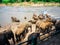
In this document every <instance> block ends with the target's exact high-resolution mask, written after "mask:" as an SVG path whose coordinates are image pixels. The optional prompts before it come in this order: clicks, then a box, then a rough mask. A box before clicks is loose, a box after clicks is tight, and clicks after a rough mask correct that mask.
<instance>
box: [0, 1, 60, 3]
mask: <svg viewBox="0 0 60 45" xmlns="http://www.w3.org/2000/svg"><path fill="white" fill-rule="evenodd" d="M15 2H17V3H20V2H34V3H37V2H59V3H60V0H0V3H15Z"/></svg>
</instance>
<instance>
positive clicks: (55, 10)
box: [0, 6, 60, 45]
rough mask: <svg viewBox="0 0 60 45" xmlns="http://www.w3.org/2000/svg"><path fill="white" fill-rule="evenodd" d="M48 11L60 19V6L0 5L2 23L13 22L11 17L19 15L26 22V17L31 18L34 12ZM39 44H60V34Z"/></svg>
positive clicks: (0, 22) (0, 20) (0, 21)
mask: <svg viewBox="0 0 60 45" xmlns="http://www.w3.org/2000/svg"><path fill="white" fill-rule="evenodd" d="M43 11H47V13H48V14H50V16H52V17H53V18H56V19H59V20H60V7H12V6H2V7H0V25H2V26H3V25H6V24H8V23H11V17H12V16H15V17H17V18H18V19H19V20H20V21H21V22H24V21H25V20H24V17H27V20H29V19H31V17H32V16H33V13H36V14H37V15H39V14H41V13H43ZM38 45H60V34H58V35H56V36H54V37H52V38H51V39H49V40H47V41H43V42H41V43H40V44H38Z"/></svg>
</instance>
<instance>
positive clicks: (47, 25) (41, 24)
mask: <svg viewBox="0 0 60 45" xmlns="http://www.w3.org/2000/svg"><path fill="white" fill-rule="evenodd" d="M36 26H37V28H39V29H40V30H39V31H40V33H41V32H42V33H44V34H45V33H49V32H50V31H51V30H55V26H54V25H53V23H52V22H49V21H47V20H46V21H37V22H36Z"/></svg>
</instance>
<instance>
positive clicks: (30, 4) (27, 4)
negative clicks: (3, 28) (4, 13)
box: [0, 2, 60, 7]
mask: <svg viewBox="0 0 60 45" xmlns="http://www.w3.org/2000/svg"><path fill="white" fill-rule="evenodd" d="M0 6H16V7H18V6H45V7H47V6H48V7H49V6H56V7H60V3H54V2H53V3H51V2H49V3H48V2H46V3H44V2H41V3H29V2H22V3H8V4H4V3H0Z"/></svg>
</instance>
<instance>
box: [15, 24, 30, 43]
mask: <svg viewBox="0 0 60 45" xmlns="http://www.w3.org/2000/svg"><path fill="white" fill-rule="evenodd" d="M29 26H30V23H20V25H19V26H18V27H17V29H16V32H15V36H16V41H17V42H18V41H21V38H25V35H26V34H27V33H28V27H29Z"/></svg>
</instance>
